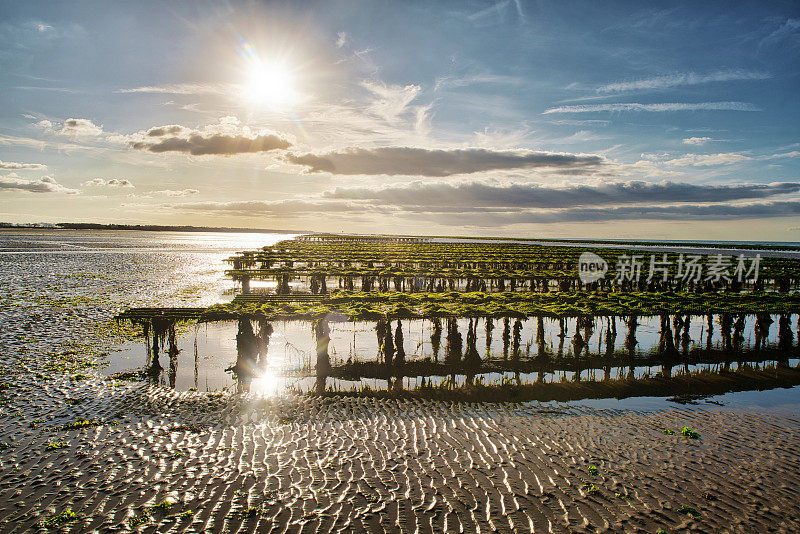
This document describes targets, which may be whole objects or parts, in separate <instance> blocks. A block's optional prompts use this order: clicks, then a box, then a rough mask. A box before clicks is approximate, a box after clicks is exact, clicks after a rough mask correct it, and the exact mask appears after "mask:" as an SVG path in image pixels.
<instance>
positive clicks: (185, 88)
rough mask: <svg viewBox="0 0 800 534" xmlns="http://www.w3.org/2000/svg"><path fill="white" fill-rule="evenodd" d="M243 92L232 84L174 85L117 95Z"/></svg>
mask: <svg viewBox="0 0 800 534" xmlns="http://www.w3.org/2000/svg"><path fill="white" fill-rule="evenodd" d="M238 91H241V86H239V85H236V84H230V83H173V84H166V85H144V86H141V87H132V88H129V89H117V90H116V91H114V92H115V93H128V94H130V93H154V94H168V95H229V94H232V93H236V92H238Z"/></svg>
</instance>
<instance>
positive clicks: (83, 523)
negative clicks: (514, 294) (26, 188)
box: [0, 245, 800, 533]
mask: <svg viewBox="0 0 800 534" xmlns="http://www.w3.org/2000/svg"><path fill="white" fill-rule="evenodd" d="M159 246H161V245H159ZM220 255H221V253H220V252H218V251H212V252H208V251H206V252H202V253H201V252H199V251H195V250H189V251H173V252H172V253H171V254H160V255H158V254H154V253H153V251H152V250H151V249H148V248H143V249H142V250H140V251H136V252H129V251H125V252H124V253H123V252H121V251H114V250H111V251H107V252H104V253H102V254H100V253H97V254H78V253H62V252H57V253H53V254H50V255H48V254H41V253H38V254H5V255H2V256H0V260H2V262H3V272H4V277H5V280H6V281H7V282H8V284H7V288H8V289H7V290H6V292H5V293H4V301H3V303H2V306H0V318H1V319H2V325H3V329H2V335H0V361H2V363H3V367H2V369H3V372H4V374H3V375H2V376H0V383H2V385H1V386H0V398H1V399H2V403H3V406H2V412H1V414H2V415H1V416H0V421H1V422H2V425H0V443H2V445H1V446H0V448H2V451H0V462H1V466H0V530H1V531H3V532H29V531H36V530H37V529H50V530H59V529H60V530H63V531H69V532H127V531H139V532H318V531H320V532H328V531H335V532H359V531H366V532H384V531H386V532H443V531H445V532H486V531H499V532H598V531H599V532H649V533H655V532H658V531H659V530H660V529H661V530H663V531H664V532H670V533H675V532H690V531H699V532H796V531H797V530H798V529H800V504H799V503H798V499H797V492H798V490H800V487H799V486H800V482H798V480H797V476H796V475H797V465H798V460H800V442H799V440H798V436H799V435H800V415H798V411H797V408H796V404H792V405H791V406H790V407H789V408H783V409H778V408H775V407H769V406H766V405H765V406H764V407H759V406H758V405H755V404H747V403H745V404H743V405H737V404H729V405H726V406H717V405H715V404H709V403H707V402H701V404H699V405H687V406H680V405H677V404H674V403H666V402H664V401H663V400H661V401H659V402H658V403H657V406H656V408H653V407H652V406H651V405H650V404H652V403H650V404H648V403H647V402H644V401H642V406H641V407H639V406H638V405H637V401H636V400H635V399H628V401H626V402H625V403H624V409H604V408H597V407H595V408H591V407H589V406H587V405H586V404H581V403H560V404H559V403H538V402H530V403H521V404H514V403H458V402H447V401H431V400H422V399H405V400H399V399H377V398H342V397H340V398H331V397H328V398H319V397H310V396H277V397H258V396H255V395H253V396H251V395H236V394H234V393H230V392H224V393H206V392H195V391H184V392H179V391H175V390H171V389H169V388H166V387H154V386H148V385H146V384H144V383H140V382H130V381H120V380H110V379H104V378H102V375H101V374H100V372H99V371H98V366H99V365H102V364H103V362H105V361H107V360H108V358H110V357H113V352H111V349H112V348H113V346H114V345H115V343H119V342H120V341H123V340H125V339H129V338H130V336H132V335H133V333H132V332H130V331H126V330H125V329H124V328H123V327H122V326H121V325H117V324H116V323H115V322H114V321H113V316H114V314H115V313H118V312H119V310H120V309H122V308H124V307H125V306H130V305H132V304H138V303H141V302H143V301H144V302H154V303H155V302H162V303H163V302H168V303H172V304H174V305H181V304H182V305H192V304H194V303H197V302H204V301H207V300H208V299H210V298H212V297H213V295H212V294H213V293H214V292H218V291H219V289H220V288H221V287H223V285H222V284H223V282H224V280H223V278H222V277H220V276H218V275H216V274H215V272H216V271H215V270H214V267H213V266H214V265H215V263H216V262H217V261H218V258H219V256H220ZM54 257H57V258H58V261H59V263H58V266H59V267H58V269H54V268H53V265H54V263H53V258H54ZM21 262H24V265H25V268H22V267H21ZM145 267H146V268H145ZM204 277H205V278H204ZM198 279H199V280H204V281H205V282H204V285H203V287H202V290H201V289H197V288H196V286H192V285H190V284H196V283H197V280H198ZM148 288H150V289H149V290H148ZM217 294H218V293H217ZM209 295H212V296H209ZM213 298H216V297H213ZM784 391H787V392H794V390H784ZM767 393H768V392H767ZM734 395H736V394H734ZM789 398H796V397H792V396H791V393H790V394H789ZM620 406H623V404H620ZM81 421H83V422H81ZM683 427H689V429H691V430H693V431H695V432H697V433H698V434H699V438H692V437H687V436H683V435H681V429H682V428H683ZM666 431H670V432H673V433H672V434H670V433H667V432H666Z"/></svg>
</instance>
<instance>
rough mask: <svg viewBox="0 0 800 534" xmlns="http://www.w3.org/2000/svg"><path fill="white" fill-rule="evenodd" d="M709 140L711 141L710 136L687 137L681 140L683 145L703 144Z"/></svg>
mask: <svg viewBox="0 0 800 534" xmlns="http://www.w3.org/2000/svg"><path fill="white" fill-rule="evenodd" d="M709 141H713V139H711V138H710V137H687V138H686V139H684V140H683V144H684V145H704V144H706V143H708V142H709Z"/></svg>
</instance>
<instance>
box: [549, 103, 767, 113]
mask: <svg viewBox="0 0 800 534" xmlns="http://www.w3.org/2000/svg"><path fill="white" fill-rule="evenodd" d="M599 111H611V112H619V111H647V112H664V111H761V109H760V108H758V107H757V106H754V105H753V104H749V103H747V102H696V103H680V102H666V103H663V104H638V103H636V102H628V103H618V104H592V105H582V106H558V107H555V108H549V109H547V110H545V111H544V112H543V113H542V114H543V115H548V114H550V113H595V112H599Z"/></svg>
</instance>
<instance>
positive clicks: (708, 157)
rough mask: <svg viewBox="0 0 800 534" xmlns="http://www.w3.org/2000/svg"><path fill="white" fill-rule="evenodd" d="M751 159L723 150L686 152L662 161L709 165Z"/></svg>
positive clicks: (666, 162) (699, 165)
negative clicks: (719, 151) (716, 152)
mask: <svg viewBox="0 0 800 534" xmlns="http://www.w3.org/2000/svg"><path fill="white" fill-rule="evenodd" d="M751 159H753V158H751V157H749V156H745V155H743V154H737V153H736V152H725V153H722V154H686V155H685V156H681V157H679V158H674V159H668V160H665V161H663V162H662V163H664V164H665V165H673V166H676V167H687V166H692V167H708V166H711V165H728V164H731V163H740V162H742V161H748V160H751Z"/></svg>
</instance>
